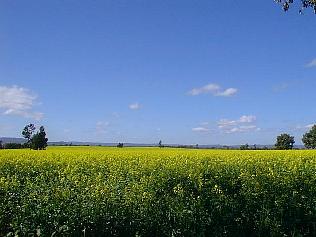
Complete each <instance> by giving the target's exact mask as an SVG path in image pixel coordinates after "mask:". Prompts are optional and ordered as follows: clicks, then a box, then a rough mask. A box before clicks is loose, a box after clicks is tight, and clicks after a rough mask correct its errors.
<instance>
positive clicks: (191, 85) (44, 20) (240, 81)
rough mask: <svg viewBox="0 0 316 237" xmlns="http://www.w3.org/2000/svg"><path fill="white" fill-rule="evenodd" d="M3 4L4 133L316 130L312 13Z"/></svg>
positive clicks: (224, 137) (265, 137) (251, 4)
mask: <svg viewBox="0 0 316 237" xmlns="http://www.w3.org/2000/svg"><path fill="white" fill-rule="evenodd" d="M258 3H259V2H258V1H250V0H245V1H229V0H224V1H206V0H201V1H192V0H191V1H190V0H188V1H180V0H172V1H169V0H168V1H167V0H162V1H153V0H148V1H144V0H118V1H109V0H104V1H103V0H102V1H101V0H96V1H82V0H76V1H75V0H67V1H61V0H56V1H39V0H32V1H9V0H4V1H2V2H1V3H0V6H1V7H0V40H1V44H0V50H1V54H0V137H1V136H10V137H20V136H21V135H20V132H21V130H22V128H23V127H24V125H25V124H27V123H30V122H31V123H35V124H37V125H44V126H45V128H46V130H47V133H48V137H49V140H50V141H61V140H64V141H73V140H75V141H97V142H135V143H157V142H158V141H159V140H162V141H163V143H181V144H196V143H198V144H228V145H231V144H244V143H249V144H273V143H274V142H275V137H276V136H277V135H278V134H279V133H281V132H287V133H290V134H292V135H294V136H295V138H296V144H301V136H302V134H303V133H304V132H306V131H307V130H308V128H310V126H311V125H312V124H314V123H316V110H315V109H314V107H313V106H314V103H313V102H314V101H316V93H315V87H316V45H315V40H316V15H314V14H313V13H312V12H311V11H308V10H307V11H306V12H305V14H304V15H299V14H298V9H296V8H292V9H290V11H289V12H287V13H285V12H283V11H282V9H281V7H280V6H278V5H277V4H276V3H274V1H273V0H270V1H260V4H258Z"/></svg>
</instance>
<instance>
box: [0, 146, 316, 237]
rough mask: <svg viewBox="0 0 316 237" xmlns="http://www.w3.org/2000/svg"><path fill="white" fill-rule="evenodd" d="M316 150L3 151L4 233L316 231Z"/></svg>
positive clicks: (0, 198)
mask: <svg viewBox="0 0 316 237" xmlns="http://www.w3.org/2000/svg"><path fill="white" fill-rule="evenodd" d="M315 228H316V151H220V150H185V149H183V150H180V149H166V148H165V149H159V148H122V149H119V148H102V147H75V148H73V147H72V148H70V147H69V148H60V147H56V148H49V149H48V150H46V151H29V150H0V236H6V235H7V236H15V235H17V236H316V232H315V231H316V229H315Z"/></svg>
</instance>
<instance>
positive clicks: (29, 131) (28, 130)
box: [22, 123, 36, 147]
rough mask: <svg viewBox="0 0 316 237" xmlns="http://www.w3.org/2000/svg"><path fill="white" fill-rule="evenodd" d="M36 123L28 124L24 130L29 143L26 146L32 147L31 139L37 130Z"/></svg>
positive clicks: (23, 134) (23, 132)
mask: <svg viewBox="0 0 316 237" xmlns="http://www.w3.org/2000/svg"><path fill="white" fill-rule="evenodd" d="M35 129H36V128H35V125H34V124H32V123H30V124H28V125H26V126H25V127H24V128H23V130H22V136H23V137H24V138H25V139H27V143H26V146H27V147H30V146H31V139H32V135H33V133H34V131H35Z"/></svg>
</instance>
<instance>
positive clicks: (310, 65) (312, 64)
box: [305, 58, 316, 67]
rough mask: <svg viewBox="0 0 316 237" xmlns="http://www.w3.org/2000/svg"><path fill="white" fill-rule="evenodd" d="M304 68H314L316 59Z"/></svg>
mask: <svg viewBox="0 0 316 237" xmlns="http://www.w3.org/2000/svg"><path fill="white" fill-rule="evenodd" d="M305 67H316V58H315V59H313V60H312V61H310V62H309V63H307V64H306V65H305Z"/></svg>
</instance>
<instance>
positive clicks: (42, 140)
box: [0, 123, 48, 150]
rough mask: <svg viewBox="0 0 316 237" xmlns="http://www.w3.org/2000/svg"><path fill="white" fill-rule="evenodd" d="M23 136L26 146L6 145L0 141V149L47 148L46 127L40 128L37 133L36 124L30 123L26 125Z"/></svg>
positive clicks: (18, 144)
mask: <svg viewBox="0 0 316 237" xmlns="http://www.w3.org/2000/svg"><path fill="white" fill-rule="evenodd" d="M22 136H23V138H24V139H26V142H25V143H24V144H20V143H6V144H2V141H0V149H22V148H30V149H33V150H45V148H46V147H47V142H48V138H46V132H45V128H44V126H40V128H39V130H38V131H37V132H36V127H35V125H34V124H32V123H30V124H28V125H26V126H25V127H24V128H23V130H22Z"/></svg>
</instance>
